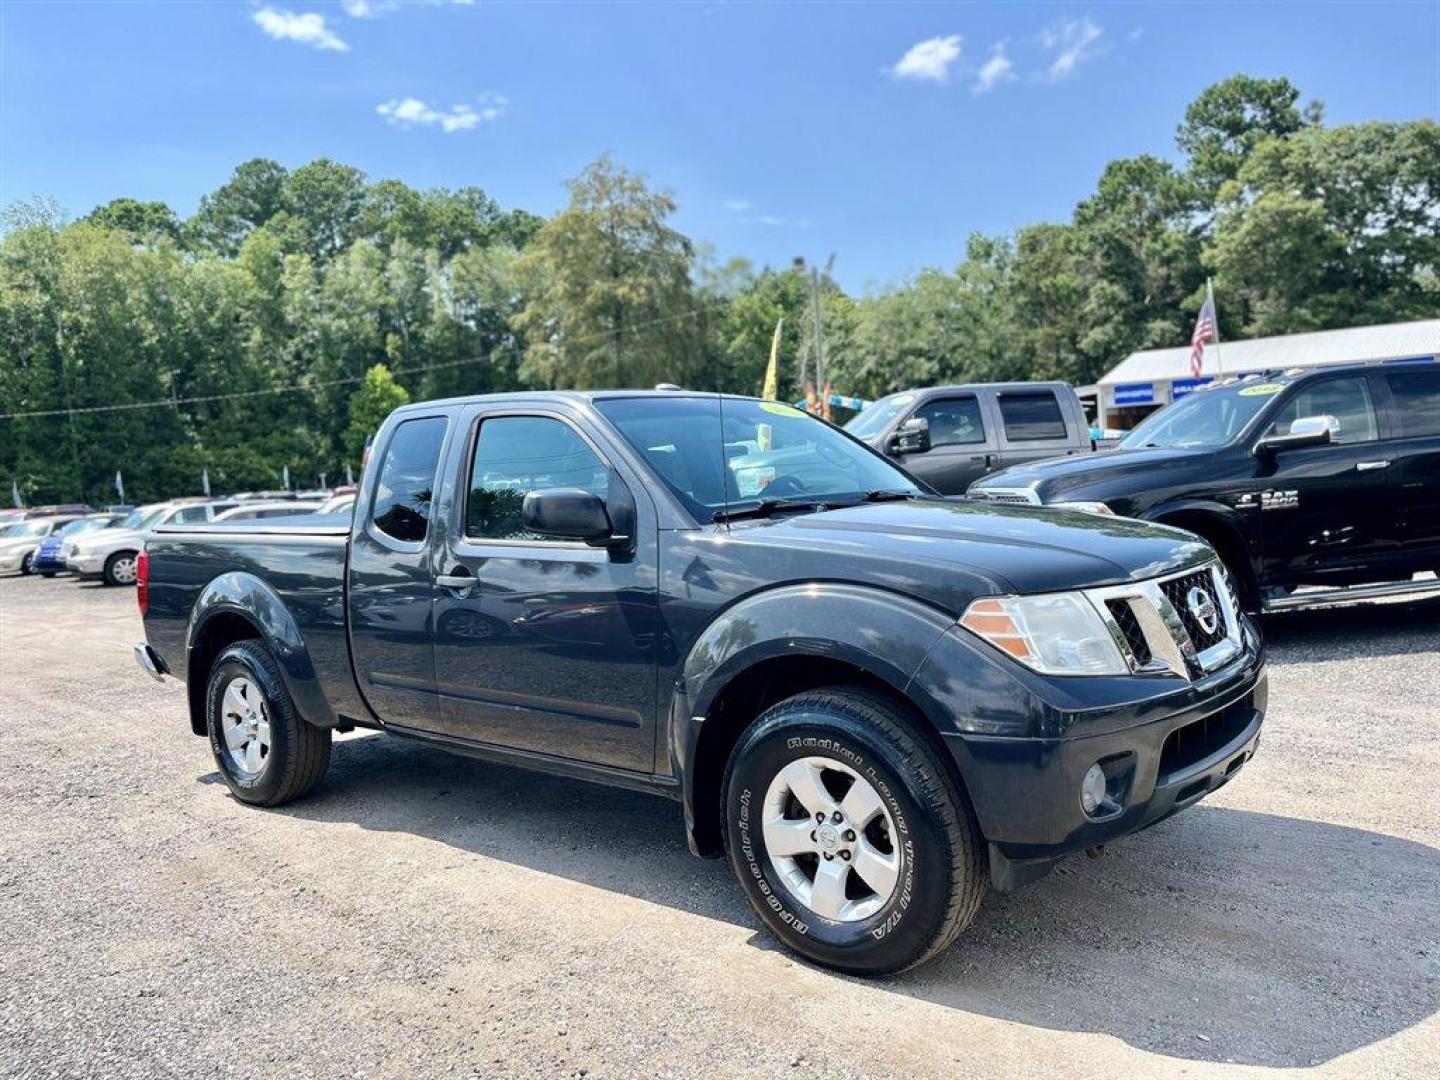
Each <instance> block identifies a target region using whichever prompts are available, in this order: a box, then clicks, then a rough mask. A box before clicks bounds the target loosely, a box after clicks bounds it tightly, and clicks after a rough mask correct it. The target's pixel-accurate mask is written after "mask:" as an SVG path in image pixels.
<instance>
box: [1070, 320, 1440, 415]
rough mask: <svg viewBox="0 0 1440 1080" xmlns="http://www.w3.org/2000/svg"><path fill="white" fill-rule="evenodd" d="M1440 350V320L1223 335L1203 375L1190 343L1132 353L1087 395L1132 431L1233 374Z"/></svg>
mask: <svg viewBox="0 0 1440 1080" xmlns="http://www.w3.org/2000/svg"><path fill="white" fill-rule="evenodd" d="M1434 356H1440V319H1424V320H1421V321H1418V322H1407V323H1389V324H1387V325H1385V326H1356V327H1352V328H1350V329H1348V330H1321V331H1317V332H1315V333H1310V334H1286V335H1284V336H1283V337H1268V338H1251V339H1250V340H1248V341H1222V342H1221V343H1220V344H1219V345H1218V346H1216V345H1207V346H1205V359H1204V362H1203V363H1202V364H1201V366H1200V377H1199V378H1198V379H1197V378H1194V377H1193V376H1192V375H1191V373H1190V346H1188V345H1182V346H1179V347H1178V348H1174V349H1146V350H1145V351H1144V352H1137V353H1131V354H1130V355H1129V356H1127V357H1126V358H1125V359H1124V360H1122V361H1120V363H1119V364H1117V365H1116V366H1115V367H1113V368H1112V369H1111V370H1110V371H1108V372H1106V373H1105V375H1104V376H1102V377H1101V379H1100V380H1099V382H1097V383H1096V384H1095V385H1094V386H1093V387H1089V386H1087V387H1082V388H1081V390H1080V396H1081V398H1082V399H1083V400H1085V403H1086V406H1087V408H1086V411H1087V412H1089V413H1090V415H1091V416H1095V415H1096V414H1097V412H1098V415H1099V418H1100V426H1101V427H1103V428H1107V429H1119V430H1122V431H1128V430H1129V429H1130V428H1133V427H1134V426H1135V425H1136V424H1138V423H1139V422H1140V421H1141V420H1143V419H1144V418H1145V417H1146V416H1149V415H1150V414H1151V413H1152V412H1154V411H1155V410H1156V409H1158V408H1160V407H1161V406H1162V405H1168V404H1170V402H1172V401H1175V400H1177V399H1178V398H1182V397H1184V396H1185V395H1186V394H1189V393H1192V392H1193V391H1195V390H1196V389H1198V388H1199V387H1201V386H1203V385H1205V384H1206V383H1209V382H1212V381H1214V380H1216V379H1225V378H1228V377H1230V376H1232V375H1249V374H1258V373H1260V372H1266V371H1288V370H1290V369H1292V368H1301V369H1305V368H1317V367H1325V366H1327V365H1331V364H1353V363H1358V362H1362V361H1367V360H1408V359H1417V358H1425V357H1434Z"/></svg>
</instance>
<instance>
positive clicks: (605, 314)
mask: <svg viewBox="0 0 1440 1080" xmlns="http://www.w3.org/2000/svg"><path fill="white" fill-rule="evenodd" d="M569 187H570V203H569V205H568V206H567V207H566V208H565V209H564V210H562V211H560V213H558V214H557V215H555V217H553V218H551V219H550V220H549V221H547V222H546V223H545V225H544V226H542V227H541V229H540V231H539V233H538V234H537V235H536V237H535V241H534V243H533V244H532V245H531V248H530V250H529V251H528V252H527V253H526V254H525V256H524V258H522V259H521V262H520V267H519V270H520V273H521V277H522V281H523V283H524V285H525V287H526V288H527V291H528V294H529V300H528V302H527V303H526V305H525V307H524V309H523V310H522V311H521V312H520V314H519V315H518V316H517V318H516V327H517V329H518V330H520V331H521V332H522V333H524V334H525V335H527V337H528V338H529V342H530V344H529V349H528V350H527V353H526V358H525V366H524V368H523V369H522V371H523V375H524V377H526V378H527V379H529V380H531V381H533V382H534V383H537V384H539V385H541V386H547V387H570V386H643V385H648V384H652V383H656V382H661V381H670V382H678V383H684V382H685V381H686V380H687V378H688V377H689V376H690V374H691V373H692V372H693V371H694V370H695V369H696V367H697V366H698V363H699V361H700V360H701V350H700V348H699V341H698V335H697V334H696V332H695V326H694V322H693V318H694V314H695V311H694V297H693V292H692V289H691V283H690V269H691V265H692V262H693V259H694V249H693V246H692V245H691V243H690V241H689V239H687V238H686V237H685V236H683V235H682V234H681V233H679V232H677V231H676V230H675V229H673V228H672V227H671V226H670V225H669V219H670V217H671V215H673V214H674V212H675V200H674V198H673V196H671V195H670V194H669V193H668V192H664V191H659V192H656V191H652V190H650V188H649V186H648V185H647V184H646V182H645V179H644V177H642V176H640V175H638V174H636V173H632V172H630V171H629V170H627V169H624V168H622V167H620V166H618V165H616V164H615V163H614V162H613V161H612V160H611V159H610V158H609V156H608V155H607V156H605V157H602V158H600V159H599V160H598V161H596V162H594V163H593V164H591V165H590V166H588V167H587V168H586V169H585V171H584V172H583V173H581V174H580V176H578V177H576V178H575V179H573V180H571V181H570V184H569Z"/></svg>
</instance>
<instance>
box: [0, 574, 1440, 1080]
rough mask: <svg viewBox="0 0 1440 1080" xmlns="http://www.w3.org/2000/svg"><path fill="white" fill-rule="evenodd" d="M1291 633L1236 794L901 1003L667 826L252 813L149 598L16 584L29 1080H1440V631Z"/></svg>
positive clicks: (442, 810)
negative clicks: (801, 957) (147, 645)
mask: <svg viewBox="0 0 1440 1080" xmlns="http://www.w3.org/2000/svg"><path fill="white" fill-rule="evenodd" d="M1266 630H1267V634H1268V636H1269V639H1270V642H1271V650H1272V665H1271V679H1272V689H1271V705H1272V710H1271V714H1270V717H1269V719H1268V721H1267V727H1266V734H1265V737H1264V739H1263V741H1262V744H1261V749H1260V753H1259V755H1258V757H1257V758H1256V760H1255V761H1254V762H1253V763H1252V764H1251V765H1250V766H1248V767H1247V768H1246V769H1245V771H1244V772H1243V773H1242V774H1241V775H1240V776H1239V777H1238V778H1237V779H1236V780H1235V782H1234V783H1232V784H1230V785H1229V786H1228V787H1226V788H1225V789H1223V790H1222V791H1221V792H1219V793H1218V794H1217V795H1215V796H1214V797H1212V798H1211V799H1209V800H1208V801H1207V802H1205V803H1203V804H1202V805H1201V806H1200V807H1198V808H1196V809H1194V810H1191V811H1188V812H1186V813H1184V814H1181V815H1180V816H1178V817H1176V818H1174V819H1171V820H1170V821H1168V822H1165V823H1163V824H1161V825H1159V826H1157V827H1156V828H1154V829H1152V830H1150V831H1149V832H1147V833H1144V834H1142V835H1140V836H1137V837H1134V838H1131V839H1130V840H1127V841H1125V842H1123V843H1120V844H1117V845H1113V846H1112V847H1111V849H1110V851H1109V852H1108V854H1107V855H1106V857H1105V858H1103V859H1101V860H1099V861H1095V862H1091V861H1088V860H1085V859H1083V858H1081V859H1072V860H1070V861H1069V862H1067V863H1066V864H1064V865H1062V866H1061V867H1060V869H1059V870H1058V871H1057V872H1056V873H1055V874H1054V875H1052V876H1051V877H1050V878H1049V879H1047V880H1045V881H1042V882H1040V883H1038V884H1036V885H1034V886H1032V887H1030V888H1029V889H1027V890H1024V891H1022V892H1021V893H1019V894H1016V895H1014V896H1011V897H999V896H995V895H992V896H991V897H990V899H989V901H988V903H987V906H986V908H985V909H984V911H983V912H982V914H981V917H980V919H979V921H978V923H977V924H976V926H975V927H974V928H973V929H972V931H971V932H970V933H969V935H968V936H967V937H965V938H963V939H962V941H961V942H960V944H959V945H958V946H957V947H955V948H954V949H953V950H951V951H950V952H949V953H948V954H946V955H945V956H943V957H942V958H941V959H940V960H939V961H937V962H935V963H932V964H930V965H929V966H926V967H924V968H921V969H920V970H918V971H915V972H911V973H909V974H907V975H905V976H902V977H899V978H895V979H891V980H888V981H878V982H867V981H862V980H857V979H850V978H845V977H840V976H836V975H833V974H830V973H827V972H824V971H821V970H818V969H814V968H811V967H807V966H806V965H804V964H802V963H799V962H797V961H795V960H792V959H791V958H790V957H789V956H788V955H787V954H785V953H783V952H781V951H779V950H778V949H777V948H776V946H775V943H774V941H773V940H772V939H771V938H770V937H769V935H768V934H766V933H764V932H763V931H762V930H761V929H760V928H759V923H758V920H756V919H755V918H754V917H753V915H752V914H751V912H750V911H749V909H748V908H747V907H746V906H745V904H744V901H743V899H742V898H741V896H740V893H739V891H738V889H737V888H736V887H735V886H734V884H733V882H732V880H731V878H730V875H729V871H728V868H727V867H726V866H725V865H724V864H723V863H721V862H716V861H708V862H702V861H698V860H695V859H692V858H691V857H690V856H689V854H688V853H687V852H686V850H685V845H684V841H683V839H682V836H681V830H680V811H679V807H678V805H677V804H675V803H671V802H668V801H665V800H662V799H658V798H652V797H649V796H645V795H639V794H634V793H629V792H623V791H616V790H610V789H606V788H600V787H593V786H589V785H586V784H582V783H578V782H571V781H565V780H557V779H550V778H546V777H538V776H535V775H532V774H526V773H521V772H514V771H509V770H505V769H501V768H498V767H495V766H490V765H486V764H481V763H478V762H473V761H468V760H464V759H461V758H455V757H450V756H446V755H444V754H441V753H439V752H436V751H432V750H429V749H425V748H420V747H417V746H414V745H412V744H408V743H403V742H400V741H398V740H393V739H390V738H388V737H386V736H382V735H375V734H358V733H357V734H354V735H349V736H345V737H344V738H342V739H341V740H340V741H339V743H338V744H337V746H336V748H335V754H334V759H333V763H332V765H331V769H330V772H329V774H328V775H327V777H326V779H325V780H324V781H323V782H322V784H321V786H320V787H319V789H318V790H317V792H316V793H315V794H314V795H313V796H312V797H311V798H309V799H307V800H305V801H304V802H301V803H297V804H295V805H293V806H289V807H285V808H283V809H281V810H275V811H260V810H255V809H250V808H247V807H244V806H241V805H240V804H238V803H236V802H234V801H232V800H231V799H230V797H229V796H228V794H227V792H226V789H225V787H224V785H223V784H222V783H221V782H220V780H219V777H218V776H217V775H216V773H215V771H214V764H213V762H212V760H211V759H210V756H209V752H208V748H207V746H206V744H205V743H204V742H203V741H202V740H200V739H197V738H195V737H194V736H192V735H191V734H190V733H189V730H188V725H187V723H186V719H185V709H184V699H183V691H182V689H181V688H180V687H179V686H178V685H173V684H171V685H164V686H162V685H159V684H156V683H154V682H152V681H151V680H149V679H147V678H146V677H145V676H144V675H143V674H142V673H141V672H140V671H139V670H138V668H136V667H135V665H134V662H133V660H132V658H131V655H130V646H131V644H132V643H133V642H135V641H136V640H138V639H139V637H140V628H139V619H138V617H137V615H136V612H135V604H134V597H133V594H132V593H131V592H130V591H128V590H116V589H105V588H102V587H98V586H90V585H78V584H76V583H74V582H73V581H69V580H64V579H60V580H55V581H44V580H41V579H38V578H24V579H21V578H7V579H4V580H0V822H3V830H4V831H3V836H0V918H3V925H4V929H5V938H6V941H5V945H4V947H3V948H0V1075H4V1076H7V1077H13V1076H20V1077H29V1076H37V1077H38V1076H51V1075H56V1076H60V1075H66V1076H71V1075H96V1076H100V1075H103V1076H106V1077H124V1076H154V1075H171V1074H175V1075H179V1074H195V1075H209V1074H212V1073H215V1072H220V1073H225V1074H234V1075H261V1074H263V1075H266V1076H314V1075H328V1074H342V1073H344V1074H354V1075H368V1076H393V1075H438V1074H445V1075H451V1074H461V1075H469V1074H486V1075H491V1074H495V1075H521V1074H524V1075H533V1074H537V1073H539V1074H545V1075H556V1076H564V1075H587V1076H592V1077H602V1076H618V1075H630V1074H646V1075H691V1074H705V1075H715V1074H719V1075H727V1074H737V1073H742V1072H752V1071H753V1072H756V1073H760V1074H769V1075H776V1074H782V1075H786V1076H860V1075H864V1076H883V1075H892V1074H893V1075H940V1074H943V1075H948V1076H985V1077H989V1076H1000V1075H1010V1074H1013V1075H1040V1074H1050V1075H1056V1076H1105V1077H1114V1076H1146V1077H1162V1076H1182V1075H1183V1076H1186V1077H1206V1076H1222V1075H1223V1076H1234V1075H1237V1074H1239V1073H1241V1072H1242V1071H1243V1072H1250V1071H1255V1072H1261V1071H1267V1070H1268V1069H1273V1068H1285V1069H1297V1070H1310V1071H1312V1072H1313V1073H1314V1074H1315V1075H1322V1076H1327V1077H1329V1076H1356V1077H1376V1076H1413V1077H1419V1076H1422V1075H1425V1076H1433V1075H1434V1069H1435V1063H1436V1062H1437V1060H1440V1019H1437V1016H1436V1013H1437V1010H1440V794H1437V793H1440V601H1427V602H1419V603H1408V604H1390V605H1371V606H1367V607H1361V608H1351V609H1336V610H1331V611H1322V612H1312V613H1297V614H1292V615H1287V616H1285V617H1282V618H1276V619H1272V620H1270V621H1269V622H1268V624H1267V627H1266Z"/></svg>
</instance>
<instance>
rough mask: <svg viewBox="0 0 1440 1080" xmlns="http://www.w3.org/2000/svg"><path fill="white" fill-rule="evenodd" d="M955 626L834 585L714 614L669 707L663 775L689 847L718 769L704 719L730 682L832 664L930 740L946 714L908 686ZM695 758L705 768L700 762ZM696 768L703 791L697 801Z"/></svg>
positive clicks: (917, 606) (768, 595)
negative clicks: (881, 692)
mask: <svg viewBox="0 0 1440 1080" xmlns="http://www.w3.org/2000/svg"><path fill="white" fill-rule="evenodd" d="M954 624H955V616H954V615H951V614H948V613H946V612H942V611H940V610H939V609H937V608H934V607H931V606H929V605H927V604H923V603H921V602H919V601H918V600H913V599H911V598H909V597H906V596H901V595H899V594H897V593H892V592H887V591H886V590H884V589H878V588H867V587H864V586H858V585H851V584H843V583H838V582H810V583H805V584H790V585H780V586H776V587H774V588H770V589H766V590H764V591H763V592H759V593H752V594H750V595H749V596H747V597H745V598H744V599H742V600H740V601H739V602H737V603H735V604H733V605H731V606H730V607H728V608H726V609H725V610H724V611H722V612H720V613H719V614H718V615H716V616H715V617H714V618H713V619H712V620H711V622H710V623H709V624H708V625H707V626H706V627H705V629H704V630H703V631H702V632H701V634H700V635H699V636H698V637H697V638H696V639H695V641H694V643H693V644H692V645H691V646H690V648H689V650H688V652H687V653H686V656H685V659H684V661H683V662H682V664H681V665H680V670H679V674H678V676H677V678H676V683H675V690H674V694H673V695H672V697H671V702H670V717H669V723H670V739H669V747H670V756H671V761H670V769H671V772H672V775H674V776H675V777H677V778H678V779H679V781H680V786H681V798H682V801H683V802H684V805H685V813H686V818H687V835H689V836H690V837H691V838H692V845H693V844H694V842H695V841H694V837H695V830H694V824H695V813H696V809H697V804H698V802H703V801H704V799H705V798H706V792H708V788H709V782H710V780H712V779H713V777H712V776H710V773H711V772H713V771H714V770H715V768H716V766H717V762H715V761H711V760H710V758H711V757H712V756H713V754H712V753H711V752H710V751H709V750H705V749H704V746H703V744H702V740H704V738H705V736H704V732H705V730H706V722H707V721H706V717H707V716H708V715H709V714H710V712H711V710H712V709H713V708H714V707H715V705H716V703H717V700H718V699H719V697H720V695H721V693H722V692H723V691H724V690H725V689H726V688H727V687H729V686H731V685H732V684H733V683H734V682H735V680H736V679H737V678H739V677H742V676H743V675H744V674H745V673H746V672H749V671H751V670H752V669H754V668H755V667H756V666H757V665H759V664H764V663H766V662H768V661H774V660H777V659H780V658H783V657H796V658H798V657H808V658H814V659H824V660H832V661H839V662H842V663H844V664H846V665H848V666H851V667H854V668H857V669H859V670H861V671H864V672H865V673H866V674H867V675H869V676H871V677H872V678H874V679H877V680H879V681H881V682H883V683H884V684H886V685H887V686H889V687H890V688H891V689H893V690H894V691H895V693H896V694H897V695H900V696H902V697H905V698H907V699H908V700H909V701H911V702H912V703H913V704H914V705H915V706H916V707H917V708H918V709H919V711H920V712H921V713H922V714H924V716H925V718H926V721H927V722H928V723H929V724H930V725H931V726H932V727H933V728H935V730H936V731H937V732H938V731H940V730H942V729H943V727H944V721H943V716H944V711H943V709H942V708H941V706H940V704H939V703H938V702H937V701H936V700H935V699H934V698H933V697H931V696H930V694H929V693H928V691H926V690H925V689H924V688H922V687H919V686H917V685H915V684H914V683H913V678H914V675H915V673H916V672H917V671H919V670H920V668H921V666H922V665H923V664H924V662H925V659H926V658H927V657H928V656H929V655H930V652H931V650H932V649H933V648H934V647H935V645H936V643H937V642H939V641H940V639H941V637H942V636H943V635H944V633H945V631H946V630H947V629H949V628H950V627H951V626H953V625H954ZM736 734H737V733H736V732H733V731H728V730H727V731H726V732H725V735H726V736H727V737H728V736H730V735H736ZM709 745H710V746H711V747H714V746H715V744H714V743H713V742H711V743H710V744H709ZM702 752H704V754H705V759H706V760H705V761H699V760H698V758H699V756H700V754H701V753H702ZM727 753H728V750H727ZM702 769H703V770H704V771H705V772H706V776H705V778H704V779H703V780H702V781H701V783H700V786H701V787H702V788H703V789H704V790H702V791H700V792H698V794H697V774H698V773H699V772H700V771H701V770H702ZM721 769H722V771H723V765H721Z"/></svg>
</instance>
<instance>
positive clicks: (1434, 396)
mask: <svg viewBox="0 0 1440 1080" xmlns="http://www.w3.org/2000/svg"><path fill="white" fill-rule="evenodd" d="M1385 382H1386V384H1387V385H1388V386H1389V387H1390V396H1391V397H1393V398H1394V399H1395V420H1396V427H1397V428H1398V429H1399V436H1400V438H1402V439H1412V438H1415V437H1417V436H1422V435H1440V364H1435V365H1431V366H1427V367H1425V368H1421V369H1419V370H1414V371H1387V372H1385Z"/></svg>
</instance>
